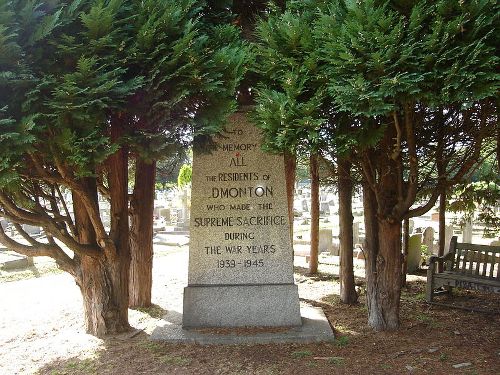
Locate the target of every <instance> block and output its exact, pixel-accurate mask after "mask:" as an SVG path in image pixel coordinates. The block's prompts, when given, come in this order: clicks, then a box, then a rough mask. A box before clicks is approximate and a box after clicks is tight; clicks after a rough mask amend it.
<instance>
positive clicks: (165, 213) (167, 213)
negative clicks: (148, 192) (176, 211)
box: [159, 208, 170, 224]
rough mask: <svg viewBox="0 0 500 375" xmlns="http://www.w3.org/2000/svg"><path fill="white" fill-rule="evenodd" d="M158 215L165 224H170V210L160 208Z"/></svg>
mask: <svg viewBox="0 0 500 375" xmlns="http://www.w3.org/2000/svg"><path fill="white" fill-rule="evenodd" d="M159 213H160V217H161V218H163V220H165V223H167V224H170V208H161V209H160V210H159Z"/></svg>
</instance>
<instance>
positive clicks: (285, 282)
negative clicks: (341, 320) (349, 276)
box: [183, 112, 301, 328]
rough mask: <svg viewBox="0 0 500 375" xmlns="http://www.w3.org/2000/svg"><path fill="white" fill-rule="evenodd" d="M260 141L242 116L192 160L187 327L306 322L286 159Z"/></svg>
mask: <svg viewBox="0 0 500 375" xmlns="http://www.w3.org/2000/svg"><path fill="white" fill-rule="evenodd" d="M261 139H262V137H261V135H260V132H259V130H258V129H257V128H256V127H255V126H254V125H252V124H251V123H250V121H248V119H247V116H246V115H245V113H241V112H239V113H236V114H234V115H233V116H232V117H231V118H230V120H229V123H228V125H227V126H226V130H225V131H224V132H223V133H222V134H220V135H218V136H216V137H215V138H214V141H215V143H216V149H215V150H213V151H211V152H209V153H208V152H195V153H194V155H193V179H192V192H191V223H190V228H191V229H190V244H189V272H188V286H187V287H186V288H185V289H184V312H183V326H184V327H186V328H189V327H244V326H247V327H259V326H268V327H278V326H299V325H301V317H300V307H299V295H298V289H297V286H296V285H295V284H294V279H293V253H292V247H291V243H290V235H289V233H290V232H289V225H290V223H289V220H288V213H287V197H286V189H285V171H284V162H283V156H280V155H272V154H268V153H264V152H263V151H262V150H261Z"/></svg>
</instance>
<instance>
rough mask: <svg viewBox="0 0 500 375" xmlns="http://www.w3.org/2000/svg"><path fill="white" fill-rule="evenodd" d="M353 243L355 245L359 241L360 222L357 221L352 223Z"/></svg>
mask: <svg viewBox="0 0 500 375" xmlns="http://www.w3.org/2000/svg"><path fill="white" fill-rule="evenodd" d="M352 243H353V245H356V244H358V243H360V242H359V223H358V222H355V223H352Z"/></svg>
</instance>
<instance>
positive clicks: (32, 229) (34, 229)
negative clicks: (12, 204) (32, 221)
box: [22, 224, 42, 235]
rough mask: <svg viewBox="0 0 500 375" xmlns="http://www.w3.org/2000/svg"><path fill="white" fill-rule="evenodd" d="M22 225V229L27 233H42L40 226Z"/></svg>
mask: <svg viewBox="0 0 500 375" xmlns="http://www.w3.org/2000/svg"><path fill="white" fill-rule="evenodd" d="M22 227H23V230H24V231H25V232H26V233H28V234H29V235H38V234H41V233H42V228H40V227H37V226H34V225H28V224H23V225H22Z"/></svg>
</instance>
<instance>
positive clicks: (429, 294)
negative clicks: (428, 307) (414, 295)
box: [425, 280, 434, 303]
mask: <svg viewBox="0 0 500 375" xmlns="http://www.w3.org/2000/svg"><path fill="white" fill-rule="evenodd" d="M433 297H434V292H433V290H432V280H431V281H428V282H427V285H426V288H425V300H426V301H427V302H429V303H431V302H432V298H433Z"/></svg>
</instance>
